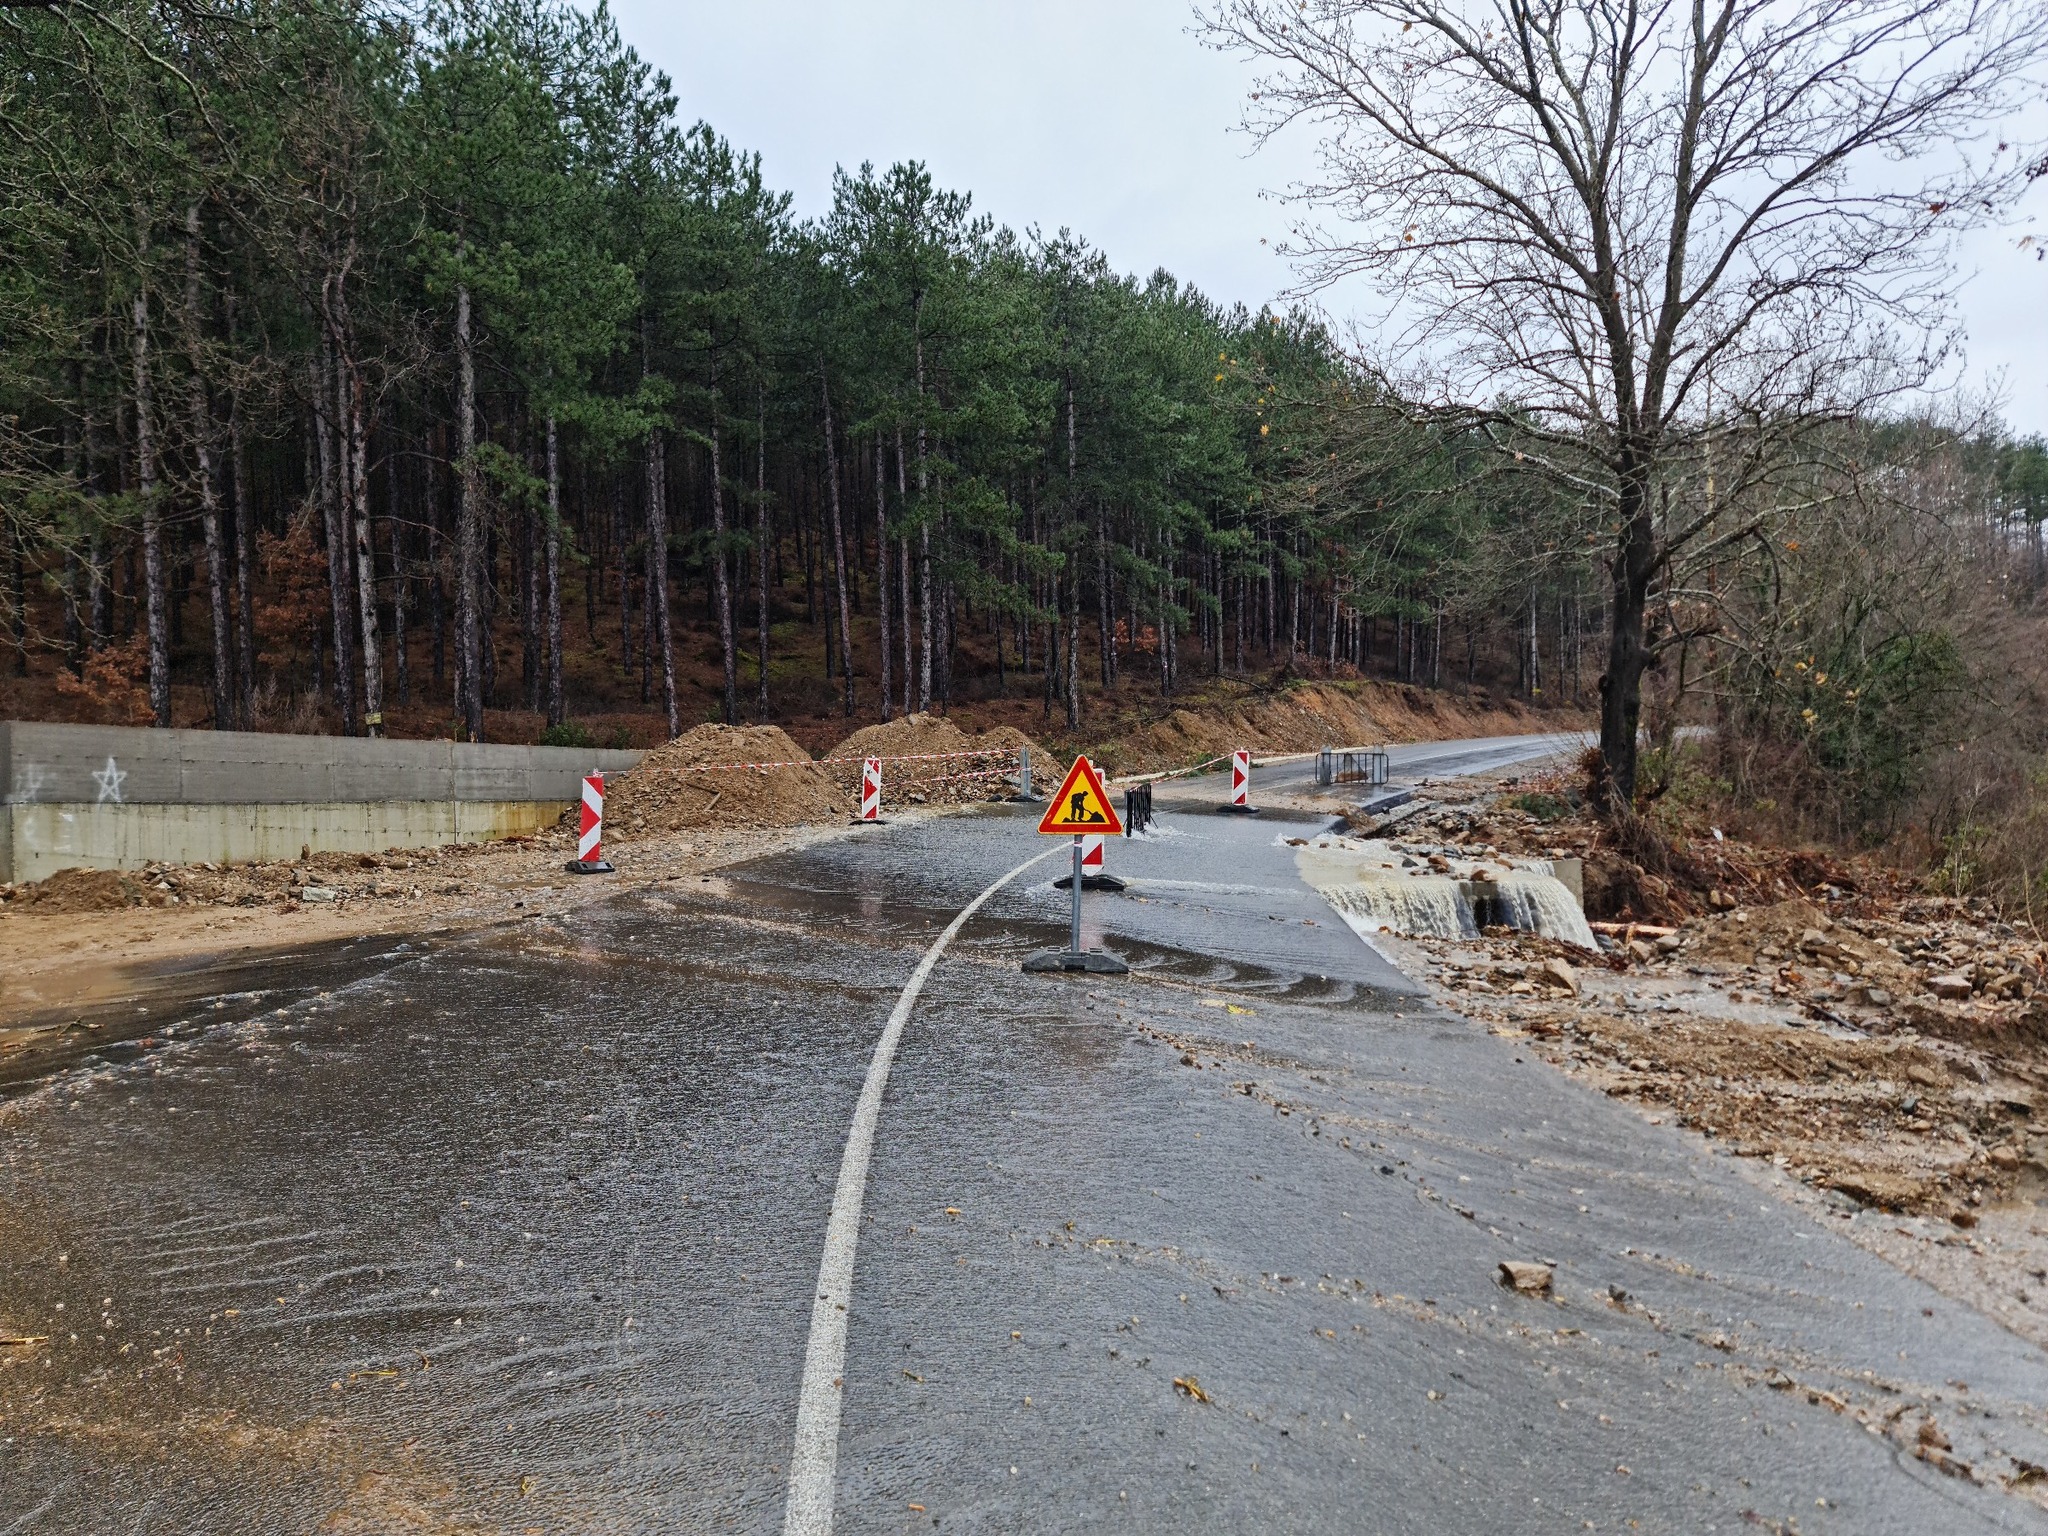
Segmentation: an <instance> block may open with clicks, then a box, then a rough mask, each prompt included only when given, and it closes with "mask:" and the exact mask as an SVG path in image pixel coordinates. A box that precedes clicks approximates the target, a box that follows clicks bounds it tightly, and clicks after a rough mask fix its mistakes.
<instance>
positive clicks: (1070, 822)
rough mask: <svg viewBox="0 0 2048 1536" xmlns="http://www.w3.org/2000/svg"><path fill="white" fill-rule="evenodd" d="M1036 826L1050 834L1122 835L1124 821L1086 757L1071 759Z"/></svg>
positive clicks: (1062, 835)
mask: <svg viewBox="0 0 2048 1536" xmlns="http://www.w3.org/2000/svg"><path fill="white" fill-rule="evenodd" d="M1038 830H1039V831H1041V832H1044V833H1046V834H1048V835H1049V836H1053V837H1068V836H1072V835H1073V834H1074V833H1076V832H1096V833H1100V834H1101V835H1103V836H1105V837H1121V836H1122V835H1123V830H1124V824H1123V823H1122V822H1121V821H1119V820H1118V819H1117V814H1116V811H1115V810H1114V809H1113V808H1112V807H1111V805H1110V803H1109V791H1108V790H1106V789H1104V788H1103V787H1102V775H1101V774H1099V773H1097V772H1096V771H1095V765H1094V764H1093V763H1091V762H1089V761H1088V759H1087V758H1085V757H1077V758H1075V759H1074V766H1073V767H1071V768H1069V769H1068V770H1067V776H1066V778H1065V780H1063V781H1062V782H1061V784H1060V788H1059V793H1058V794H1056V795H1054V796H1053V797H1052V803H1051V804H1050V805H1048V806H1047V807H1046V808H1045V815H1044V816H1042V817H1041V818H1040V819H1039V822H1038Z"/></svg>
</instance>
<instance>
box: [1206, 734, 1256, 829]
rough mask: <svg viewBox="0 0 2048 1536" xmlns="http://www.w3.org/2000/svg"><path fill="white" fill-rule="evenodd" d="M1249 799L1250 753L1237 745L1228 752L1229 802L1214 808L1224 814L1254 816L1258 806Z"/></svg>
mask: <svg viewBox="0 0 2048 1536" xmlns="http://www.w3.org/2000/svg"><path fill="white" fill-rule="evenodd" d="M1251 800H1252V755H1251V752H1250V751H1249V750H1248V749H1246V748H1244V747H1239V748H1238V749H1237V750H1236V751H1235V752H1233V753H1231V754H1230V803H1229V804H1228V805H1219V806H1217V807H1216V809H1217V810H1218V811H1220V812H1222V813H1224V814H1226V815H1232V816H1256V815H1258V814H1259V808H1258V807H1257V806H1255V805H1253V804H1252V803H1251Z"/></svg>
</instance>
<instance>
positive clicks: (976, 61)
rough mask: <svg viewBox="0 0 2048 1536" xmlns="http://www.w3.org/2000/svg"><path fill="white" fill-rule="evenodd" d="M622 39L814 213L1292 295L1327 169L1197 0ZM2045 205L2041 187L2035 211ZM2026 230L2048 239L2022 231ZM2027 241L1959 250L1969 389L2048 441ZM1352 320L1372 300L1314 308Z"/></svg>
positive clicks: (2044, 354)
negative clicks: (1263, 121)
mask: <svg viewBox="0 0 2048 1536" xmlns="http://www.w3.org/2000/svg"><path fill="white" fill-rule="evenodd" d="M613 8H614V12H615V14H616V15H617V16H618V18H619V25H620V30H621V31H622V32H623V33H624V34H625V37H626V39H627V41H629V42H631V43H632V44H633V45H634V46H635V47H637V48H638V49H639V50H640V52H641V54H642V55H643V56H644V57H646V58H647V59H649V60H650V61H651V62H653V63H654V64H655V65H656V66H657V67H658V68H661V69H664V70H666V71H668V73H669V74H670V76H671V77H673V79H674V80H675V84H676V90H677V94H678V95H679V96H680V97H681V100H682V112H683V114H684V116H685V117H687V118H690V119H695V118H699V117H701V118H704V119H707V120H708V121H709V122H710V123H711V125H712V126H713V127H714V128H716V129H717V130H718V131H719V132H720V133H722V134H724V135H725V136H726V137H727V138H728V139H731V140H732V141H733V142H734V143H735V144H736V145H738V146H740V147H742V148H745V149H750V150H759V151H760V153H761V156H762V161H763V169H764V171H765V173H766V175H767V176H768V178H769V179H770V181H771V183H772V184H774V185H776V186H778V187H782V188H786V189H787V190H788V191H790V192H791V193H793V194H794V195H795V200H796V210H797V212H798V213H799V214H801V215H809V214H816V213H821V212H823V211H824V209H825V208H826V207H827V205H828V204H829V202H830V199H831V189H832V169H833V167H834V166H835V165H845V166H847V167H849V168H851V167H853V166H857V165H859V164H860V162H861V161H862V160H873V161H874V162H875V163H876V164H877V165H887V164H889V163H890V162H892V161H895V160H910V159H916V160H923V161H924V162H925V163H926V164H927V165H929V166H930V167H931V170H932V174H933V176H934V177H935V178H936V179H937V180H938V181H939V183H940V184H942V185H944V186H947V187H951V188H954V189H956V190H960V191H966V192H971V193H972V194H973V195H974V202H975V206H976V207H977V208H978V209H980V210H981V211H983V212H986V213H989V214H992V215H994V217H995V218H996V219H997V220H999V221H1000V222H1002V223H1005V224H1009V225H1011V226H1012V227H1014V228H1017V229H1023V228H1024V227H1026V226H1028V225H1031V224H1037V225H1040V226H1042V227H1043V228H1045V229H1046V230H1048V231H1050V230H1054V229H1057V228H1059V227H1060V226H1061V225H1065V226H1067V227H1069V228H1071V229H1072V230H1073V231H1074V232H1075V233H1076V234H1079V235H1082V236H1085V237H1086V238H1087V239H1089V240H1090V241H1092V242H1093V243H1094V244H1096V245H1097V246H1099V247H1101V248H1102V249H1103V250H1104V251H1105V252H1106V253H1107V254H1108V256H1109V259H1110V260H1111V262H1112V263H1114V264H1115V265H1116V266H1117V267H1119V268H1121V269H1122V270H1125V271H1129V272H1137V273H1140V274H1144V273H1149V272H1150V271H1152V269H1153V268H1155V267H1162V266H1163V267H1166V268H1167V269H1169V270H1170V271H1172V272H1173V273H1174V274H1176V275H1177V276H1179V277H1181V278H1183V279H1184V280H1187V281H1190V282H1193V283H1195V284H1196V285H1197V286H1199V287H1200V288H1202V289H1203V290H1204V291H1205V292H1207V293H1208V294H1210V295H1211V296H1212V297H1214V298H1217V299H1221V300H1224V301H1226V302H1227V301H1230V300H1242V301H1243V302H1245V303H1246V304H1250V305H1254V306H1255V305H1257V304H1259V303H1261V302H1263V301H1264V300H1267V299H1270V298H1272V297H1273V296H1274V295H1275V294H1276V293H1278V292H1279V291H1280V290H1281V289H1283V288H1284V287H1285V286H1286V285H1287V283H1288V282H1289V280H1290V273H1289V272H1288V270H1287V268H1286V267H1285V265H1284V264H1283V263H1282V262H1281V261H1280V260H1279V258H1277V257H1276V256H1275V255H1274V254H1273V244H1264V245H1262V244H1261V243H1260V241H1261V239H1262V238H1263V239H1265V240H1267V241H1269V242H1273V243H1277V242H1278V241H1279V239H1280V238H1281V237H1282V236H1283V235H1284V234H1285V233H1286V231H1287V229H1288V227H1289V224H1290V219H1291V217H1292V210H1291V209H1290V208H1288V207H1287V206H1285V205H1283V204H1281V203H1278V202H1276V201H1273V200H1271V199H1269V198H1262V196H1261V192H1262V191H1265V190H1268V189H1280V188H1284V187H1286V186H1287V185H1288V184H1289V183H1290V182H1292V181H1294V180H1296V179H1298V178H1300V177H1302V176H1304V175H1306V174H1309V173H1310V172H1311V171H1312V170H1313V165H1314V160H1313V143H1312V141H1311V140H1309V139H1308V138H1306V137H1303V138H1301V139H1299V140H1298V141H1296V142H1292V143H1285V144H1281V145H1276V146H1269V147H1268V148H1267V149H1265V150H1263V151H1261V152H1259V153H1257V154H1251V153H1249V148H1250V146H1249V144H1248V142H1247V141H1246V140H1245V138H1244V137H1243V136H1242V135H1241V134H1238V133H1235V132H1233V131H1232V130H1233V128H1234V126H1235V124H1236V123H1237V121H1238V109H1239V104H1240V101H1241V99H1242V96H1243V92H1244V91H1245V89H1246V83H1245V82H1246V79H1247V77H1248V73H1249V71H1248V68H1247V66H1245V65H1243V64H1241V63H1239V62H1238V61H1236V60H1234V59H1231V58H1229V57H1226V56H1223V55H1219V54H1216V53H1214V52H1212V51H1210V50H1209V49H1207V48H1204V47H1203V46H1201V44H1200V43H1199V42H1197V41H1196V39H1195V38H1194V36H1193V35H1192V34H1191V31H1190V28H1191V25H1192V14H1191V11H1190V9H1189V6H1188V3H1187V0H1089V3H1081V0H1028V3H995V0H924V3H922V4H919V3H913V0H743V3H740V4H734V3H732V0H720V3H711V0H613ZM2043 207H2048V197H2044V194H2043V193H2041V192H2037V193H2036V194H2035V196H2033V197H2031V198H2030V199H2029V200H2028V204H2027V209H2026V211H2027V212H2028V213H2029V214H2035V215H2036V217H2037V219H2038V210H2039V209H2041V208H2043ZM2026 227H2027V229H2029V230H2031V229H2037V228H2038V229H2041V232H2042V233H2043V234H2044V235H2048V225H2044V224H2042V223H2040V222H2029V224H2028V225H2027V226H2026ZM2024 232H2025V231H2023V230H2011V231H2004V232H1986V233H1984V234H1982V235H1979V236H1977V237H1975V238H1974V239H1973V240H1972V241H1971V242H1970V244H1969V246H1968V248H1967V249H1966V251H1965V252H1964V257H1965V262H1966V264H1967V267H1968V268H1969V269H1970V270H1972V271H1974V273H1975V275H1974V276H1973V277H1972V278H1971V279H1970V281H1969V282H1968V284H1967V286H1966V287H1965V289H1964V295H1963V302H1964V311H1965V316H1966V319H1967V321H1968V324H1969V331H1970V336H1969V358H1970V363H1969V375H1968V379H1969V382H1970V383H1972V384H1975V385H1976V386H1978V387H1980V388H1988V387H1991V385H1992V384H1993V383H1994V381H1997V380H1999V379H2000V378H2001V377H2002V379H2003V390H2004V393H2005V396H2006V406H2005V410H2006V416H2007V419H2008V420H2009V421H2011V422H2012V424H2013V425H2014V426H2015V427H2016V428H2018V429H2019V430H2021V431H2026V432H2042V433H2048V302H2044V301H2048V263H2044V262H2037V261H2036V260H2035V253H2034V251H2033V250H2021V249H2019V248H2018V241H2019V238H2020V236H2021V235H2022V234H2023V233H2024ZM1322 302H1323V303H1324V304H1325V305H1326V307H1327V308H1329V310H1330V311H1331V313H1332V315H1333V316H1334V317H1335V318H1336V319H1338V320H1340V321H1342V320H1344V319H1347V318H1349V316H1350V313H1351V312H1352V311H1353V310H1354V309H1356V310H1358V311H1360V312H1363V311H1364V310H1365V309H1366V308H1367V307H1368V306H1367V305H1366V303H1365V296H1364V295H1363V294H1359V295H1355V296H1349V295H1346V294H1344V293H1343V292H1341V291H1340V292H1337V293H1334V294H1331V295H1328V296H1326V297H1325V298H1324V299H1323V301H1322Z"/></svg>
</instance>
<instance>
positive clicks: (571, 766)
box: [0, 721, 641, 881]
mask: <svg viewBox="0 0 2048 1536" xmlns="http://www.w3.org/2000/svg"><path fill="white" fill-rule="evenodd" d="M640 757H641V754H640V753H638V752H620V751H596V750H585V749H583V748H578V747H511V746H502V747H501V746H488V745H486V746H470V745H467V744H464V743H461V742H451V741H363V740H355V739H352V738H348V737H339V736H283V735H266V734H263V733H260V732H244V731H153V730H141V729H135V728H131V727H126V726H97V725H42V724H35V723H27V722H21V721H0V786H4V793H0V812H4V815H0V881H12V880H40V879H42V878H44V877H45V876H47V875H50V874H54V873H55V872H56V871H57V870H59V869H68V868H73V867H78V866H84V867H86V868H91V869H125V868H133V867H137V866H140V865H143V864H147V863H149V862H151V861H153V860H163V861H165V862H173V863H185V862H191V861H193V860H198V859H209V860H212V861H213V862H215V863H219V862H222V861H224V860H233V861H243V860H248V859H282V858H296V857H297V856H298V855H299V852H300V850H301V849H302V848H310V849H312V850H314V851H316V852H341V853H374V852H378V851H380V850H382V849H385V848H411V847H426V846H430V845H433V844H438V843H449V842H475V841H480V840H483V839H486V838H492V837H512V836H518V835H522V834H525V833H529V832H532V831H534V830H536V829H538V828H540V827H544V826H547V825H549V824H551V823H552V822H553V821H554V820H555V819H556V817H558V816H559V815H560V814H561V811H562V808H563V806H565V805H567V804H569V803H571V802H572V801H574V800H575V799H576V798H577V797H578V795H579V794H580V792H581V790H580V784H581V780H582V778H583V775H584V774H586V773H594V772H601V773H607V774H622V773H625V772H627V771H628V770H630V769H632V768H634V767H636V766H637V765H638V764H639V761H640Z"/></svg>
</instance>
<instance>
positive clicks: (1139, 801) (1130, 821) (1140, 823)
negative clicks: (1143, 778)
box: [1124, 784, 1152, 837]
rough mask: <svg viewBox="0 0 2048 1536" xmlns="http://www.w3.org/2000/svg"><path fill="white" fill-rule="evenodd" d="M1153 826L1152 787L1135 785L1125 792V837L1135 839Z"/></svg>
mask: <svg viewBox="0 0 2048 1536" xmlns="http://www.w3.org/2000/svg"><path fill="white" fill-rule="evenodd" d="M1151 825H1152V786H1151V785H1150V784H1133V785H1132V786H1131V787H1130V788H1129V789H1127V790H1125V791H1124V836H1125V837H1134V836H1136V835H1137V834H1138V833H1140V832H1142V831H1144V830H1145V829H1146V828H1147V827H1149V826H1151Z"/></svg>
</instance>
